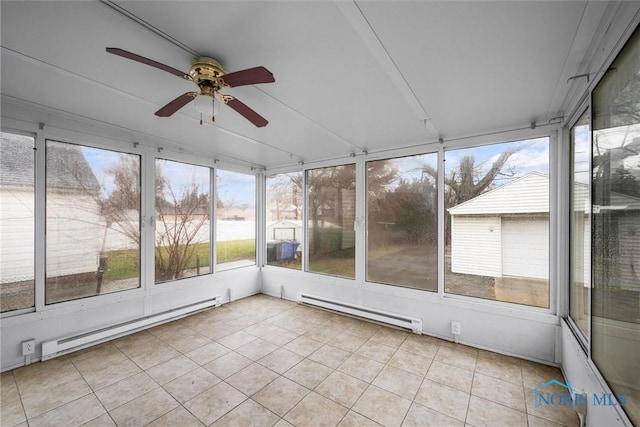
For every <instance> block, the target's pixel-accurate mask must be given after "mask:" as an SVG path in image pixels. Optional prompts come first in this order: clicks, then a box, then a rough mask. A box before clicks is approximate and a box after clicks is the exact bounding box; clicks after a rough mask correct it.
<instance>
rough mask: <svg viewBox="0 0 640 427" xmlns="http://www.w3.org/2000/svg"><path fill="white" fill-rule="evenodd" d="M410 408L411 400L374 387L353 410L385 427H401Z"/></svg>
mask: <svg viewBox="0 0 640 427" xmlns="http://www.w3.org/2000/svg"><path fill="white" fill-rule="evenodd" d="M410 406H411V401H410V400H409V399H405V398H403V397H400V396H398V395H396V394H393V393H391V392H388V391H386V390H383V389H381V388H378V387H376V386H373V385H372V386H369V388H367V389H366V390H365V392H364V393H363V394H362V396H360V398H359V399H358V401H357V402H356V403H355V405H353V408H352V410H353V411H355V412H358V413H359V414H362V415H364V416H365V417H367V418H370V419H372V420H374V421H376V422H378V423H380V424H382V425H384V426H399V425H401V424H402V421H403V420H404V417H405V415H406V414H407V411H408V410H409V407H410Z"/></svg>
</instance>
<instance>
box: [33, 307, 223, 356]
mask: <svg viewBox="0 0 640 427" xmlns="http://www.w3.org/2000/svg"><path fill="white" fill-rule="evenodd" d="M221 304H222V297H220V296H217V297H214V298H212V299H208V300H206V301H202V302H198V303H195V304H190V305H185V306H183V307H179V308H175V309H172V310H167V311H163V312H162V313H156V314H153V315H151V316H147V317H143V318H140V319H135V320H131V321H129V322H124V323H120V324H117V325H113V326H109V327H106V328H102V329H98V330H94V331H90V332H85V333H83V334H79V335H75V336H73V337H67V338H61V339H58V340H54V341H46V342H43V343H42V360H43V361H44V360H47V359H51V358H54V357H56V356H60V355H62V354H66V353H69V352H71V351H75V350H80V349H81V348H84V347H88V346H89V345H93V344H97V343H99V342H102V341H106V340H107V339H110V338H115V337H117V336H121V335H125V334H126V333H128V332H133V331H136V330H141V329H144V328H146V327H149V326H151V325H155V324H160V323H163V322H167V321H169V320H173V319H177V318H179V317H182V316H186V315H187V314H190V313H193V312H196V311H199V310H203V309H205V308H209V307H214V306H215V307H218V306H220V305H221Z"/></svg>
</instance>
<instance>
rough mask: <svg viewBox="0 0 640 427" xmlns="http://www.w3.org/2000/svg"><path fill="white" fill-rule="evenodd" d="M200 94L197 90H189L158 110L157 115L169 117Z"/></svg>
mask: <svg viewBox="0 0 640 427" xmlns="http://www.w3.org/2000/svg"><path fill="white" fill-rule="evenodd" d="M196 95H198V93H197V92H187V93H185V94H182V95H180V96H179V97H177V98H176V99H174V100H173V101H171V102H170V103H168V104H167V105H165V106H164V107H162V108H161V109H159V110H158V111H156V116H158V117H169V116H171V115H173V113H175V112H176V111H178V110H179V109H181V108H182V107H184V106H185V105H187V104H188V103H190V102H191V101H193V100H194V99H195V97H196Z"/></svg>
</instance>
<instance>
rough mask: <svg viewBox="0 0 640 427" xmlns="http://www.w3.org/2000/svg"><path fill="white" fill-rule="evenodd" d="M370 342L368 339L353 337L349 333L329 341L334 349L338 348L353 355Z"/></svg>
mask: <svg viewBox="0 0 640 427" xmlns="http://www.w3.org/2000/svg"><path fill="white" fill-rule="evenodd" d="M367 341H368V339H367V338H364V337H361V336H357V335H352V334H348V333H346V332H345V333H342V334H340V335H338V336H337V337H335V338H334V339H332V340H331V341H329V345H330V346H332V347H337V348H340V349H342V350H346V351H348V352H349V353H353V352H354V351H356V350H358V349H359V348H360V346H361V345H362V344H364V343H366V342H367Z"/></svg>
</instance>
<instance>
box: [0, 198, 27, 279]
mask: <svg viewBox="0 0 640 427" xmlns="http://www.w3.org/2000/svg"><path fill="white" fill-rule="evenodd" d="M0 218H1V219H2V221H1V226H0V259H2V263H0V283H12V282H21V281H24V280H33V274H34V261H33V259H34V195H33V189H31V191H25V190H24V189H9V188H6V187H5V188H3V189H2V192H1V193H0Z"/></svg>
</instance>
